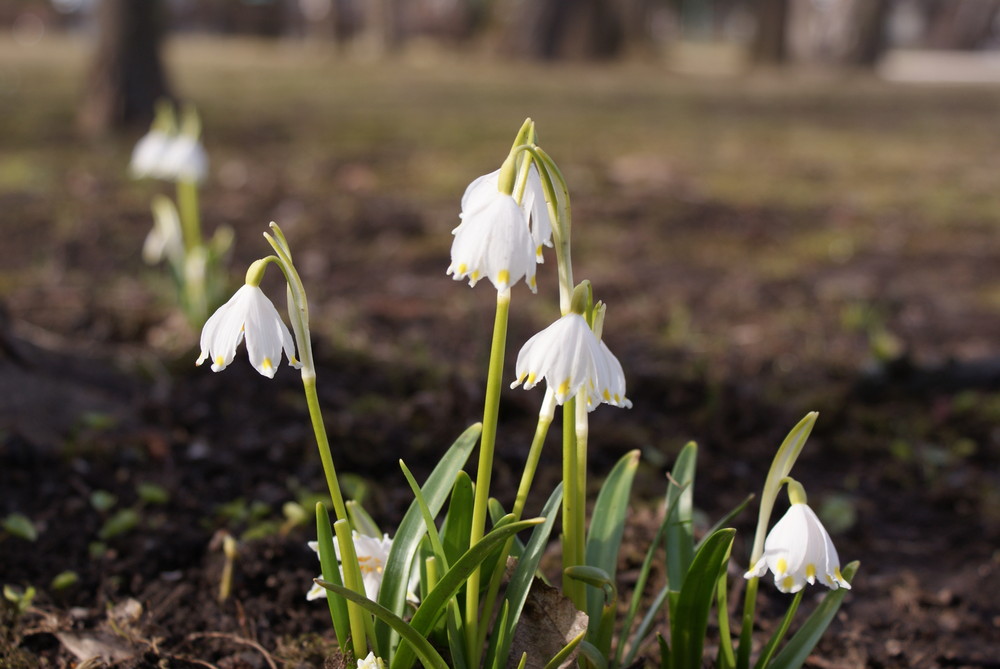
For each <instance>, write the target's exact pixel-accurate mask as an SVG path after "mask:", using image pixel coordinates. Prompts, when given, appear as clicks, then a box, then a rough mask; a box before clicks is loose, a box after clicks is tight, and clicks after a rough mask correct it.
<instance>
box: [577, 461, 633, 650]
mask: <svg viewBox="0 0 1000 669" xmlns="http://www.w3.org/2000/svg"><path fill="white" fill-rule="evenodd" d="M638 465H639V451H630V452H628V453H626V454H625V455H624V456H623V457H622V458H621V459H620V460H619V461H618V462H617V463H616V464H615V466H614V468H613V469H612V470H611V473H610V474H608V478H607V479H606V480H605V481H604V485H603V486H601V491H600V493H598V495H597V502H596V503H595V504H594V511H593V514H592V515H591V519H590V531H589V532H588V533H587V553H586V555H587V557H586V564H587V565H588V566H590V567H597V568H598V569H603V570H604V571H605V573H607V575H608V576H609V577H610V578H611V580H612V581H613V580H614V578H615V571H616V569H617V567H618V553H619V550H620V549H621V543H622V533H623V532H624V531H625V516H626V514H627V512H628V502H629V494H630V493H631V490H632V481H633V479H634V478H635V470H636V468H637V467H638ZM603 608H604V601H603V597H602V596H601V592H600V591H599V590H588V591H587V615H588V616H589V617H590V627H589V628H588V630H587V639H588V640H589V641H590V642H591V643H594V642H595V640H596V639H597V638H598V637H599V634H600V630H599V627H600V620H601V611H602V610H603ZM600 650H601V652H603V653H604V654H605V655H606V656H607V655H609V654H610V651H611V649H610V648H601V649H600Z"/></svg>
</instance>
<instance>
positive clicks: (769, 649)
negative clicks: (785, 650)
mask: <svg viewBox="0 0 1000 669" xmlns="http://www.w3.org/2000/svg"><path fill="white" fill-rule="evenodd" d="M803 594H805V588H803V589H802V590H799V591H798V592H797V593H795V599H793V600H792V603H791V604H789V605H788V611H786V612H785V617H784V619H783V620H782V621H781V626H780V627H778V630H777V631H776V632H775V633H774V636H772V637H771V640H770V641H768V642H767V645H766V646H765V647H764V650H762V651H761V653H760V657H759V658H757V663H756V664H755V665H754V669H764V667H766V666H767V663H768V662H770V661H771V658H772V657H773V656H774V651H776V650H777V649H778V644H780V643H781V640H782V639H784V638H785V634H786V633H787V632H788V628H789V627H790V626H791V624H792V618H794V617H795V612H796V611H798V610H799V603H800V602H801V601H802V595H803Z"/></svg>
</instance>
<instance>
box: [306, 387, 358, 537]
mask: <svg viewBox="0 0 1000 669" xmlns="http://www.w3.org/2000/svg"><path fill="white" fill-rule="evenodd" d="M302 387H303V389H304V390H305V393H306V404H307V405H309V419H310V420H311V422H312V428H313V432H314V433H315V434H316V445H317V446H318V447H319V459H320V461H321V462H322V463H323V474H324V475H325V476H326V485H327V487H328V488H329V489H330V497H331V499H333V510H334V513H336V514H337V520H348V517H347V507H346V506H345V505H344V497H343V495H342V494H341V493H340V484H339V482H338V479H337V468H336V467H334V465H333V454H332V453H331V451H330V441H329V440H328V439H327V436H326V427H325V426H324V424H323V412H322V410H321V409H320V406H319V395H318V394H317V393H316V375H315V373H313V374H312V375H311V376H307V375H306V370H305V368H303V370H302Z"/></svg>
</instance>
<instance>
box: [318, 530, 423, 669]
mask: <svg viewBox="0 0 1000 669" xmlns="http://www.w3.org/2000/svg"><path fill="white" fill-rule="evenodd" d="M351 536H352V538H353V539H354V552H355V553H356V554H357V556H358V566H359V567H360V568H361V579H362V581H363V582H364V584H365V596H367V597H368V599H370V600H372V601H373V602H377V601H378V592H379V589H381V587H382V576H383V575H384V572H385V565H386V562H388V561H389V551H390V550H391V549H392V539H390V538H389V535H388V534H383V535H382V538H381V539H379V538H377V537H370V536H368V535H365V534H359V533H358V531H357V530H355V531H354V532H353V533H352V535H351ZM309 548H311V549H313V550H314V551H316V553H317V554H319V544H318V543H316V542H315V541H310V542H309ZM333 550H334V551H335V552H336V554H337V561H338V562H340V545H339V544H338V543H337V541H336V539H335V540H334V542H333ZM340 575H341V579H343V576H344V569H343V567H342V566H341V568H340ZM320 578H323V576H322V575H321V576H320ZM419 584H420V572H419V571H415V572H414V574H413V575H411V577H410V582H409V585H408V587H409V590H408V591H407V593H406V598H407V599H409V600H410V601H413V602H416V601H419V599H418V597H417V595H416V593H415V588H416V587H417V586H419ZM325 597H326V589H325V588H323V587H322V586H320V585H317V584H315V583H314V584H313V586H312V588H310V589H309V592H308V593H306V599H308V600H310V601H311V600H313V599H323V598H325ZM359 666H360V665H359Z"/></svg>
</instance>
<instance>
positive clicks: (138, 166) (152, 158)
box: [129, 130, 173, 179]
mask: <svg viewBox="0 0 1000 669" xmlns="http://www.w3.org/2000/svg"><path fill="white" fill-rule="evenodd" d="M172 140H173V138H172V136H171V135H170V134H168V133H166V132H163V131H162V130H150V131H149V132H147V133H146V134H145V135H143V136H142V138H141V139H140V140H139V141H138V142H136V144H135V148H134V149H132V159H131V161H129V171H130V172H131V173H132V177H133V178H135V179H144V178H146V177H156V178H160V177H163V176H164V173H163V170H162V168H161V165H162V162H163V156H164V154H165V153H166V152H167V149H168V148H169V146H170V143H171V141H172Z"/></svg>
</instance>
